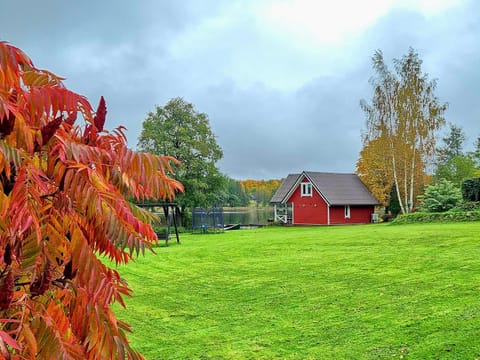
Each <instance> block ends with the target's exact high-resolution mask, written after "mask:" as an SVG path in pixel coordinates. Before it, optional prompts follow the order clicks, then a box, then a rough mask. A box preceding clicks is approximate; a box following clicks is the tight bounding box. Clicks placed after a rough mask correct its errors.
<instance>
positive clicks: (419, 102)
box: [359, 49, 447, 213]
mask: <svg viewBox="0 0 480 360" xmlns="http://www.w3.org/2000/svg"><path fill="white" fill-rule="evenodd" d="M372 62H373V68H374V70H375V72H376V76H375V77H373V78H372V79H371V84H372V86H373V97H372V101H371V103H370V104H369V103H367V102H366V101H365V100H362V101H361V102H360V106H361V108H362V109H363V111H364V112H365V116H366V127H367V129H366V131H365V133H364V136H363V145H364V149H366V147H368V146H369V144H372V142H373V141H375V143H374V144H375V145H371V146H372V147H373V148H375V149H376V148H377V147H379V148H380V149H382V150H383V152H384V153H383V152H382V153H381V155H380V156H378V154H379V151H376V150H367V151H366V152H365V153H363V154H362V153H361V158H360V161H359V163H360V164H361V165H362V166H363V168H365V166H366V163H367V162H372V159H371V156H372V155H373V156H374V157H375V159H376V161H377V162H381V163H382V165H381V167H380V168H379V171H381V169H383V171H385V177H388V176H391V178H392V184H393V186H394V187H395V191H396V194H397V197H398V200H399V205H400V208H401V211H402V213H408V212H411V211H413V209H414V208H415V205H416V199H417V196H418V195H420V191H421V189H422V185H423V179H424V174H425V169H426V167H427V165H428V164H429V163H430V161H431V159H432V156H433V154H434V152H435V142H436V135H437V132H438V130H439V129H440V128H441V127H442V126H443V124H444V123H445V119H444V116H443V114H444V112H445V110H446V109H447V104H446V103H440V102H439V100H438V98H437V97H436V96H435V89H436V81H435V80H429V78H428V75H427V74H423V73H422V69H421V65H422V61H421V60H420V58H419V56H418V54H417V53H416V52H415V51H414V50H413V49H410V50H409V52H408V54H406V55H404V56H403V57H402V58H401V59H394V68H395V72H391V71H390V70H389V69H388V67H387V65H386V64H385V61H384V58H383V54H382V52H381V51H379V50H378V51H376V52H375V54H374V56H373V57H372ZM375 154H376V155H375ZM364 155H368V157H369V158H365V159H363V156H364ZM374 166H378V165H374V164H373V163H372V164H369V165H368V167H370V168H371V167H374ZM387 168H388V170H386V169H387ZM359 173H361V171H360V170H359ZM390 174H391V175H390ZM365 176H368V173H366V174H365ZM365 176H364V181H365V182H366V183H368V182H369V181H371V182H375V181H374V180H373V179H372V180H369V179H367V180H366V179H365Z"/></svg>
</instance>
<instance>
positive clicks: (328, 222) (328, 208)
mask: <svg viewBox="0 0 480 360" xmlns="http://www.w3.org/2000/svg"><path fill="white" fill-rule="evenodd" d="M327 225H330V204H328V203H327Z"/></svg>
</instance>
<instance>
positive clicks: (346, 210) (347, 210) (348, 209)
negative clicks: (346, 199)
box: [345, 205, 350, 219]
mask: <svg viewBox="0 0 480 360" xmlns="http://www.w3.org/2000/svg"><path fill="white" fill-rule="evenodd" d="M345 219H350V205H345Z"/></svg>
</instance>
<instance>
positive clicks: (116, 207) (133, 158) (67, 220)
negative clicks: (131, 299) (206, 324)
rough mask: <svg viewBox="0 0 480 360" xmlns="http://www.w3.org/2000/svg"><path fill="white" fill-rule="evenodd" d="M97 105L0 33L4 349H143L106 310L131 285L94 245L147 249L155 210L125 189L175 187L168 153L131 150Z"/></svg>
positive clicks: (150, 191)
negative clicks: (37, 64)
mask: <svg viewBox="0 0 480 360" xmlns="http://www.w3.org/2000/svg"><path fill="white" fill-rule="evenodd" d="M12 94H15V96H12ZM77 113H80V114H81V115H82V116H81V118H82V119H84V120H85V122H86V123H84V124H77V123H76V120H77ZM105 116H106V106H105V100H104V99H103V97H102V98H101V99H100V104H99V106H98V109H97V111H96V113H94V112H93V110H92V107H91V105H90V103H89V102H88V100H87V99H86V98H85V97H83V96H81V95H79V94H76V93H74V92H72V91H70V90H68V89H66V88H65V87H64V85H63V83H62V79H61V78H59V77H58V76H56V75H54V74H52V73H51V72H48V71H46V70H39V69H36V68H35V67H34V65H33V63H32V61H31V60H30V59H29V58H28V57H27V56H26V55H25V54H24V53H23V52H22V51H21V50H19V49H18V48H15V47H13V46H11V45H9V44H7V43H5V42H0V359H1V358H2V357H3V358H12V359H33V358H37V359H52V358H55V359H118V358H128V359H139V358H142V356H141V355H140V354H139V353H137V352H136V351H134V350H133V349H131V348H130V346H129V344H128V340H127V338H126V334H125V332H126V331H129V327H128V325H127V324H125V323H123V322H121V321H119V320H117V319H116V318H115V315H114V314H113V312H112V310H111V309H110V305H111V304H112V303H113V302H115V301H118V302H119V303H120V304H122V305H124V302H123V296H124V295H127V296H128V295H129V294H130V292H131V290H130V289H129V288H128V286H127V285H126V283H125V281H124V280H123V279H122V278H121V277H120V275H119V274H118V272H116V271H115V270H113V269H111V268H109V267H107V266H106V265H104V263H103V262H101V261H100V259H99V258H98V256H106V257H107V258H109V259H111V260H113V261H114V262H116V263H117V264H118V263H127V262H128V261H129V260H130V259H132V258H133V257H134V255H138V254H139V253H140V252H142V253H143V252H144V251H145V249H150V248H151V244H152V243H154V242H156V241H157V238H156V235H155V233H154V231H153V229H152V227H151V226H150V223H151V216H152V215H150V214H149V213H148V212H147V211H145V210H142V209H141V208H138V207H137V206H135V205H134V204H133V203H131V202H129V200H128V199H137V200H143V199H145V198H153V199H172V198H173V197H174V196H175V194H176V192H177V191H182V190H183V188H182V185H181V184H180V183H178V182H177V181H175V180H174V179H172V178H170V177H169V174H172V168H171V165H170V164H171V162H175V160H174V159H172V158H169V157H162V156H155V155H151V154H146V153H137V152H135V151H132V150H130V149H128V147H127V144H126V138H125V135H124V133H123V128H119V129H116V130H114V131H113V132H111V133H110V132H108V131H105V130H104V129H103V127H104V123H105ZM82 129H83V130H82Z"/></svg>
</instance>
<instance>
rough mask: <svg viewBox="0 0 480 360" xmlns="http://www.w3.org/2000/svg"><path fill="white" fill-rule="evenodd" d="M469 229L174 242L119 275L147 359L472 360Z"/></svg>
mask: <svg viewBox="0 0 480 360" xmlns="http://www.w3.org/2000/svg"><path fill="white" fill-rule="evenodd" d="M479 233H480V223H479V222H474V223H450V224H410V225H398V226H389V225H365V226H342V227H300V228H297V227H295V228H282V227H274V228H265V229H259V230H239V231H233V232H226V233H223V234H214V235H189V234H182V238H181V240H182V244H180V245H177V244H174V243H172V245H171V246H169V247H158V248H156V252H157V255H152V254H147V255H146V256H145V257H140V258H139V259H138V260H137V262H136V263H132V264H129V265H128V266H126V267H121V268H119V270H120V273H121V274H122V275H123V276H124V277H125V278H126V279H127V280H128V282H129V284H130V286H131V288H132V289H133V290H134V294H133V298H131V299H128V300H127V306H128V308H127V310H120V308H119V307H116V310H117V314H118V315H119V317H120V318H121V319H123V320H126V321H127V322H129V323H130V324H131V325H132V328H133V333H132V334H131V335H130V336H129V338H130V340H131V342H132V344H133V346H134V348H136V349H138V350H139V351H141V352H142V353H143V354H144V355H145V356H146V357H147V359H392V358H393V359H394V358H412V359H475V358H478V357H480V340H479V339H480V317H479V312H480V299H479V293H480V236H479Z"/></svg>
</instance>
